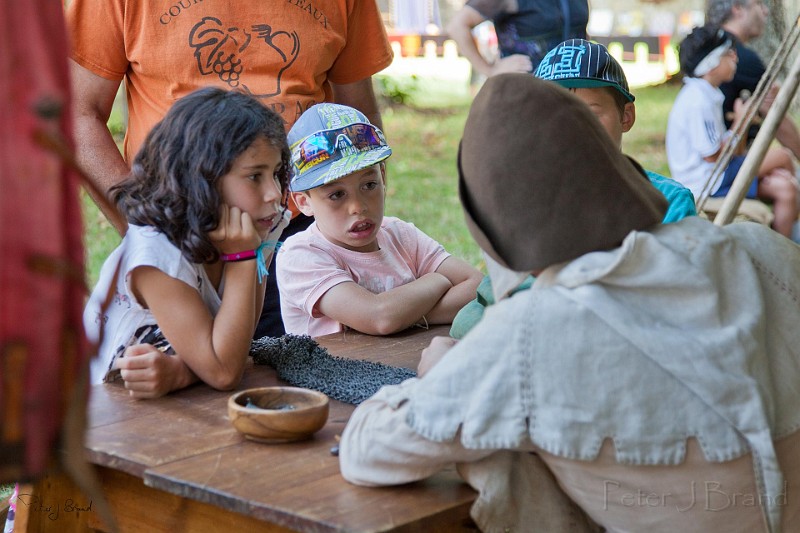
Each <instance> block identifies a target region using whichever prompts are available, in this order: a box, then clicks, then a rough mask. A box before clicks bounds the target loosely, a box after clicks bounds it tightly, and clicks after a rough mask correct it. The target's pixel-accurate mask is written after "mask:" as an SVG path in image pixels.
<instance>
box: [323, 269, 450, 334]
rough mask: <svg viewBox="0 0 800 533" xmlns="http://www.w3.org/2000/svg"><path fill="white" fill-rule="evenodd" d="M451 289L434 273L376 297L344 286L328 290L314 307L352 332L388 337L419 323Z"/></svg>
mask: <svg viewBox="0 0 800 533" xmlns="http://www.w3.org/2000/svg"><path fill="white" fill-rule="evenodd" d="M451 287H452V284H451V283H450V281H449V280H448V279H447V278H446V277H445V276H443V275H442V274H439V273H437V272H431V273H429V274H425V275H424V276H422V277H421V278H419V279H416V280H414V281H412V282H411V283H406V284H405V285H401V286H400V287H395V288H394V289H391V290H388V291H386V292H382V293H380V294H375V293H372V292H370V291H368V290H367V289H365V288H364V287H361V286H360V285H358V284H357V283H355V282H346V283H340V284H338V285H336V286H334V287H332V288H331V289H329V290H328V291H327V292H326V293H325V294H323V295H322V298H320V299H319V302H318V303H317V306H318V308H319V311H320V312H321V313H322V314H324V315H325V316H327V317H330V318H332V319H333V320H336V321H337V322H340V323H342V324H344V325H346V326H349V327H351V328H353V329H356V330H358V331H361V332H364V333H368V334H370V335H389V334H390V333H395V332H397V331H401V330H404V329H406V328H408V327H410V326H412V325H414V324H415V323H417V322H418V321H419V320H421V318H422V316H423V315H425V314H427V313H428V312H430V310H431V309H432V308H433V307H434V306H435V305H436V303H437V302H438V301H439V299H440V298H441V297H442V296H443V295H444V294H445V293H446V292H447V291H448V290H449V289H450V288H451Z"/></svg>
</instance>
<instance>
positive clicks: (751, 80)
mask: <svg viewBox="0 0 800 533" xmlns="http://www.w3.org/2000/svg"><path fill="white" fill-rule="evenodd" d="M736 55H737V57H738V58H739V62H738V63H737V65H736V74H734V76H733V79H732V80H731V81H729V82H726V83H723V84H722V85H720V86H719V89H720V90H721V91H722V94H724V95H725V101H724V102H723V104H722V111H723V116H725V117H727V116H728V113H733V102H734V100H736V99H737V98H739V97H740V96H741V93H742V91H745V90H746V91H750V94H754V93H755V92H756V86H758V82H759V81H760V80H761V77H762V76H763V75H764V72H766V70H767V67H765V66H764V62H763V61H761V58H760V57H759V56H758V54H756V53H755V51H754V50H753V49H751V48H749V47H747V46H745V45H744V44H742V43H741V42H738V41H737V43H736ZM725 126H726V127H728V128H730V127H731V121H730V120H728V119H727V118H726V119H725ZM759 127H760V126H759V125H758V124H751V125H750V129H748V130H747V144H748V145H749V144H750V143H751V142H752V141H753V139H755V137H756V134H757V133H758V129H759Z"/></svg>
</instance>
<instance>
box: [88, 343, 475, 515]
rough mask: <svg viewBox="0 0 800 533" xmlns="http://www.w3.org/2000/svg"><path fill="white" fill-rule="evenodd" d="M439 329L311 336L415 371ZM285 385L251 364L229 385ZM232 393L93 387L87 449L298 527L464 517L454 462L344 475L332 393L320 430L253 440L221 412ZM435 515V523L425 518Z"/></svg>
mask: <svg viewBox="0 0 800 533" xmlns="http://www.w3.org/2000/svg"><path fill="white" fill-rule="evenodd" d="M446 334H447V328H445V327H437V328H431V329H430V330H427V331H426V330H421V329H416V330H409V331H408V332H404V333H400V334H397V335H393V336H389V337H372V336H369V335H363V334H360V333H354V332H346V333H337V334H334V335H328V336H325V337H321V338H319V339H317V341H318V342H319V343H320V344H321V345H322V346H324V347H325V348H327V349H328V351H329V352H330V353H331V354H332V355H336V356H341V357H349V358H354V359H364V360H370V361H378V362H383V363H386V364H391V365H394V366H404V367H406V368H412V369H415V368H416V365H417V363H418V362H419V355H420V352H421V351H422V349H423V348H424V347H425V346H427V345H428V343H429V342H430V339H431V338H432V337H433V336H434V335H446ZM271 385H285V383H283V382H281V381H280V380H278V378H277V377H276V374H275V371H274V370H273V369H272V368H270V367H266V366H253V365H252V364H251V365H250V366H249V367H248V368H247V370H246V371H245V375H244V378H243V380H242V383H241V384H240V385H239V387H238V388H237V390H242V389H246V388H251V387H263V386H271ZM231 394H233V392H220V391H215V390H213V389H211V388H210V387H208V386H206V385H203V384H198V385H195V386H192V387H190V388H188V389H185V390H183V391H179V392H177V393H173V394H170V395H168V396H166V397H163V398H159V399H157V400H133V399H131V398H130V397H129V396H128V394H127V391H126V390H125V389H124V388H123V387H122V386H121V385H119V384H117V383H114V384H107V385H98V386H95V387H93V388H92V394H91V398H90V402H89V411H88V413H89V423H88V426H89V429H88V431H87V437H86V448H87V451H88V457H89V460H90V461H91V462H92V463H95V464H97V465H101V466H104V467H107V468H111V469H114V470H119V471H122V472H126V473H128V474H131V475H134V476H136V477H139V478H142V479H143V480H144V483H145V485H147V486H150V487H153V488H155V489H159V490H163V491H166V492H169V493H172V494H175V495H178V496H181V497H184V498H189V499H193V500H197V501H201V502H205V503H210V504H213V505H216V506H219V507H222V508H224V509H227V510H230V511H234V512H238V513H242V514H245V515H248V516H251V517H254V518H257V519H259V520H263V521H267V522H270V523H274V524H277V525H280V526H283V527H288V528H291V529H296V530H300V531H388V530H392V529H407V530H408V529H415V528H417V527H419V526H420V525H421V524H428V525H429V524H431V523H433V522H435V521H440V522H442V523H443V522H446V521H448V520H450V519H455V518H456V517H457V516H461V517H463V516H466V514H467V510H468V509H469V507H470V506H471V504H472V501H473V500H474V499H475V492H474V491H473V490H472V489H470V488H469V487H468V486H467V485H466V484H464V483H463V482H462V481H461V480H460V478H459V477H458V475H457V474H456V473H455V469H450V470H448V471H445V472H442V473H440V474H438V475H436V476H434V477H432V478H430V479H428V480H426V481H423V482H418V483H413V484H409V485H405V486H401V487H387V488H364V487H356V486H354V485H351V484H349V483H347V482H346V481H344V479H343V478H342V477H341V475H340V474H339V462H338V458H337V457H335V456H333V455H332V454H331V451H330V450H331V448H332V447H333V446H334V445H336V444H337V441H336V436H338V435H341V433H342V431H343V429H344V426H345V423H346V422H347V420H348V418H349V417H350V414H351V413H352V411H353V409H354V406H352V405H348V404H344V403H341V402H338V401H335V400H331V404H330V415H329V418H328V422H327V424H326V425H325V427H324V428H323V429H322V430H320V431H319V432H318V433H317V434H316V435H314V437H313V438H311V439H310V440H307V441H302V442H296V443H286V444H261V443H255V442H251V441H249V440H247V439H245V438H244V437H242V435H240V434H239V433H238V432H237V431H236V430H235V429H234V428H233V426H232V425H231V423H230V421H229V420H228V418H227V401H228V397H229V396H230V395H231ZM432 521H433V522H432Z"/></svg>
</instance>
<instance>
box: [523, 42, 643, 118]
mask: <svg viewBox="0 0 800 533" xmlns="http://www.w3.org/2000/svg"><path fill="white" fill-rule="evenodd" d="M533 75H534V76H536V77H537V78H541V79H543V80H549V81H554V82H556V83H558V84H559V85H561V86H562V87H566V88H568V89H592V88H595V87H613V88H615V89H616V90H618V91H619V92H621V93H622V94H623V95H625V98H627V99H628V101H630V102H633V101H634V100H635V98H634V96H633V95H632V94H631V92H630V90H629V89H628V80H627V79H626V78H625V72H624V71H623V70H622V66H620V64H619V63H617V60H616V59H614V58H613V57H612V56H611V54H609V53H608V49H607V48H606V47H605V46H603V45H602V44H599V43H593V42H590V41H587V40H585V39H569V40H566V41H564V42H563V43H561V44H559V45H557V46H556V47H555V48H553V49H552V50H550V51H549V52H547V55H545V56H544V58H543V59H542V62H541V63H539V67H538V68H537V69H536V72H534V74H533Z"/></svg>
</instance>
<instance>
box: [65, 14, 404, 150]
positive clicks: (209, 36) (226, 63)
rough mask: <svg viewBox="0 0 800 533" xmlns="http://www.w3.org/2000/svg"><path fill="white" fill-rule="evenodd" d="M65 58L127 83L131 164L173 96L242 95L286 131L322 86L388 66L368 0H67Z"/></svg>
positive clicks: (319, 97)
mask: <svg viewBox="0 0 800 533" xmlns="http://www.w3.org/2000/svg"><path fill="white" fill-rule="evenodd" d="M67 25H68V28H69V30H70V34H71V38H72V46H73V49H72V59H74V60H75V61H76V62H77V63H78V64H79V65H81V66H83V67H84V68H87V69H89V70H90V71H92V72H94V73H95V74H97V75H98V76H102V77H103V78H106V79H109V80H112V81H118V80H123V79H124V80H125V84H126V89H127V97H128V113H129V118H128V129H127V132H126V134H125V142H124V156H125V159H126V161H131V160H132V159H133V156H134V155H135V154H136V152H137V151H138V149H139V147H140V146H141V144H142V142H143V141H144V138H145V136H146V135H147V133H148V132H149V131H150V129H151V128H152V127H153V126H154V125H155V123H156V122H158V121H159V120H161V118H162V117H163V116H164V114H165V113H166V112H167V110H168V109H169V108H170V106H171V105H172V104H173V103H174V102H175V100H177V99H178V98H180V97H182V96H184V95H186V94H188V93H190V92H191V91H193V90H195V89H197V88H199V87H202V86H208V85H214V86H218V87H222V88H226V89H234V88H238V89H244V90H246V91H247V92H249V93H251V94H253V95H255V96H257V97H258V98H260V99H261V100H262V101H263V102H264V104H266V105H267V106H268V107H270V108H271V109H273V110H274V111H276V112H277V113H279V114H280V115H281V117H283V120H284V123H285V125H286V129H287V131H288V129H289V128H290V127H291V126H292V124H294V122H295V121H296V120H297V118H298V117H299V116H300V114H301V113H302V112H303V111H305V110H306V109H308V108H309V107H311V106H312V105H314V104H317V103H320V102H323V101H331V99H332V94H331V87H330V83H329V82H333V83H337V84H346V83H353V82H356V81H360V80H363V79H364V78H367V77H369V76H371V75H373V74H375V73H376V72H379V71H380V70H382V69H383V68H385V67H387V66H388V65H389V64H390V63H391V61H392V51H391V48H390V46H389V42H388V38H387V37H386V30H385V28H384V26H383V23H382V21H381V18H380V12H379V11H378V9H377V6H376V4H375V2H374V0H286V1H282V2H254V1H245V0H229V1H223V0H168V1H159V0H146V1H129V0H105V1H103V2H97V1H95V0H72V1H71V2H70V4H69V6H68V8H67Z"/></svg>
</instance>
